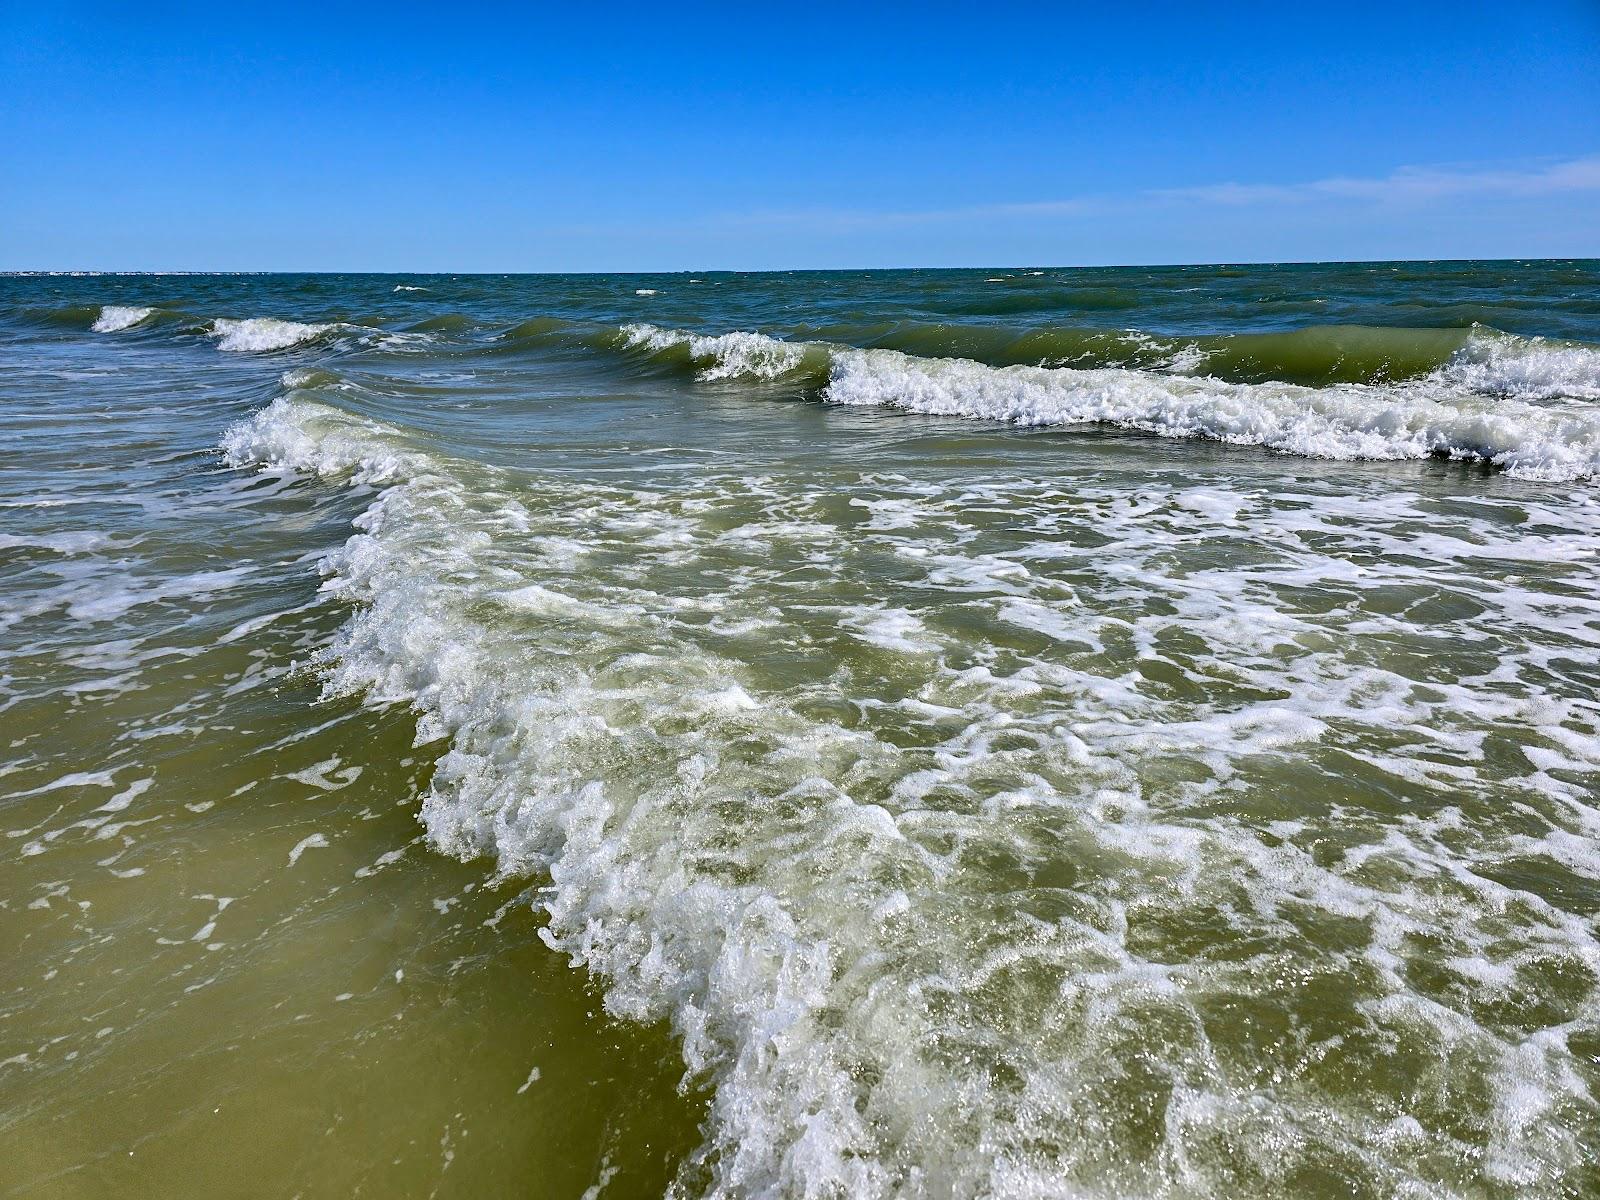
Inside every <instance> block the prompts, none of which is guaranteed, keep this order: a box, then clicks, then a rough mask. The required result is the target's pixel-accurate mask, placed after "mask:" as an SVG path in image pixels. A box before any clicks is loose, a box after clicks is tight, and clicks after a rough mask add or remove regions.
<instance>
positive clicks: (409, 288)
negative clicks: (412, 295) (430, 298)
mask: <svg viewBox="0 0 1600 1200" xmlns="http://www.w3.org/2000/svg"><path fill="white" fill-rule="evenodd" d="M394 290H395V291H397V292H425V291H427V290H428V289H427V288H425V287H415V286H413V285H412V284H409V283H397V284H395V285H394Z"/></svg>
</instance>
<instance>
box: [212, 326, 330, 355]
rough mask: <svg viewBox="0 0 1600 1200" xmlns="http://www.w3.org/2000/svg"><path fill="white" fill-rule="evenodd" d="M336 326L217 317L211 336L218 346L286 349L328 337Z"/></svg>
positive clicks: (254, 350) (251, 351)
mask: <svg viewBox="0 0 1600 1200" xmlns="http://www.w3.org/2000/svg"><path fill="white" fill-rule="evenodd" d="M338 329H339V326H338V325H337V324H327V325H308V324H302V323H301V322H299V321H282V320H279V319H278V318H277V317H248V318H245V319H244V320H231V319H229V318H227V317H218V318H217V319H216V320H214V321H212V322H211V336H213V337H214V338H216V339H217V349H219V350H231V351H235V352H239V353H245V354H255V353H260V352H263V351H268V350H287V349H289V347H291V346H300V345H304V344H305V343H307V342H313V341H316V340H318V339H319V338H324V337H327V336H328V335H329V334H332V333H334V332H335V331H337V330H338Z"/></svg>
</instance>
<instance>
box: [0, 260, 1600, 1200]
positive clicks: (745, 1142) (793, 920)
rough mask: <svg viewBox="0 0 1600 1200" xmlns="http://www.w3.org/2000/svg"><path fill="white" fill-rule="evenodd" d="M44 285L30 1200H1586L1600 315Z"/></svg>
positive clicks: (14, 1146) (24, 711)
mask: <svg viewBox="0 0 1600 1200" xmlns="http://www.w3.org/2000/svg"><path fill="white" fill-rule="evenodd" d="M1034 270H1036V269H1032V268H1030V269H1027V270H1013V271H988V272H860V273H841V274H831V275H830V274H817V273H804V274H794V275H749V276H738V275H726V274H718V275H708V276H704V277H690V276H651V277H643V276H641V277H505V278H498V277H463V278H459V279H453V278H448V277H417V278H408V277H394V276H347V277H345V276H341V277H332V276H268V277H215V276H206V277H191V276H179V277H148V276H142V277H8V278H4V279H0V347H3V350H0V361H3V362H4V364H5V367H6V370H5V373H4V379H3V381H0V451H3V453H4V456H5V458H4V461H5V463H6V466H7V468H8V469H7V470H6V471H5V473H4V475H3V476H0V597H3V603H0V655H3V657H0V721H3V722H4V724H3V726H0V734H3V736H4V740H5V745H6V752H5V754H4V756H3V757H0V814H3V820H0V829H3V832H4V834H5V840H4V843H3V845H4V846H5V847H6V850H5V856H6V857H5V862H6V870H5V873H4V878H3V881H0V964H3V966H0V997H3V999H0V1097H3V1099H4V1103H3V1105H0V1195H7V1196H10V1195H15V1196H30V1197H34V1196H39V1197H54V1196H63V1197H67V1196H113V1195H115V1196H121V1195H128V1194H142V1193H146V1192H150V1193H156V1194H161V1195H175V1196H191V1195H192V1196H207V1197H210V1196H230V1195H237V1196H259V1195H285V1196H290V1195H299V1196H307V1197H312V1196H330V1197H331V1196H349V1195H357V1194H359V1195H378V1196H410V1195H417V1196H423V1195H439V1196H450V1195H456V1196H472V1197H482V1196H502V1195H504V1196H537V1197H544V1196H549V1197H574V1198H576V1197H579V1196H582V1195H586V1194H587V1195H593V1196H607V1197H615V1196H660V1195H664V1194H673V1195H679V1196H699V1195H720V1196H749V1195H771V1196H858V1195H859V1196H868V1195H902V1196H923V1195H926V1196H979V1195H1001V1196H1019V1197H1021V1196H1030V1197H1031V1196H1058V1195H1059V1196H1163V1197H1178V1196H1185V1197H1187V1196H1230V1197H1239V1196H1281V1195H1291V1194H1292V1195H1303V1196H1314V1197H1320V1196H1327V1197H1333V1196H1352V1195H1354V1196H1373V1197H1378V1196H1383V1197H1388V1196H1418V1197H1422V1196H1429V1197H1432V1196H1441V1195H1457V1196H1472V1197H1510V1196H1529V1197H1543V1196H1550V1197H1557V1196H1560V1197H1577V1196H1586V1195H1594V1194H1600V1174H1596V1168H1595V1165H1594V1164H1595V1163H1596V1162H1597V1161H1600V1106H1597V1103H1596V1099H1595V1088H1596V1087H1597V1086H1600V1025H1597V1023H1596V1021H1595V1017H1594V1013H1595V1000H1596V995H1595V989H1596V985H1597V981H1600V929H1597V927H1596V914H1597V913H1600V854H1597V852H1596V851H1597V842H1596V838H1597V836H1600V812H1597V810H1596V792H1597V788H1596V768H1597V767H1600V701H1597V699H1596V688H1597V685H1600V666H1597V665H1596V664H1597V654H1596V649H1597V645H1600V584H1597V581H1596V574H1595V562H1596V553H1597V551H1600V496H1597V494H1596V492H1595V481H1596V478H1597V476H1600V410H1597V409H1596V408H1595V405H1596V403H1597V402H1600V348H1597V346H1600V286H1597V285H1600V267H1596V265H1595V264H1592V263H1517V264H1512V263H1500V264H1382V265H1372V266H1326V267H1279V268H1173V269H1167V270H1156V271H1146V270H1131V269H1130V270H1126V271H1108V270H1096V271H1064V270H1048V269H1038V273H1033V271H1034Z"/></svg>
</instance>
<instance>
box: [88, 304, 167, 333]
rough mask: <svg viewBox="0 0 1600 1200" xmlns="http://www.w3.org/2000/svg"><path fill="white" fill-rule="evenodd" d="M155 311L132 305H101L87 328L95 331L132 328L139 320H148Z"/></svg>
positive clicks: (104, 331)
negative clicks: (91, 323)
mask: <svg viewBox="0 0 1600 1200" xmlns="http://www.w3.org/2000/svg"><path fill="white" fill-rule="evenodd" d="M155 311H156V310H155V309H153V308H137V307H134V306H133V305H123V304H107V305H104V306H102V307H101V309H100V315H99V316H98V317H96V318H95V321H94V324H93V325H91V326H89V328H90V329H92V330H94V331H95V332H96V333H116V332H117V331H118V330H122V329H132V328H133V327H134V326H135V325H137V324H139V323H140V322H141V321H145V320H148V319H149V318H150V317H151V316H153V315H154V314H155Z"/></svg>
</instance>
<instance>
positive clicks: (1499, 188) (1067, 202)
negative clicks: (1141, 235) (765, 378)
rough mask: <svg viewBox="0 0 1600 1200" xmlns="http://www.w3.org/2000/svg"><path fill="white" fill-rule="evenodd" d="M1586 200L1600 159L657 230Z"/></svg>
mask: <svg viewBox="0 0 1600 1200" xmlns="http://www.w3.org/2000/svg"><path fill="white" fill-rule="evenodd" d="M1587 191H1600V155H1590V156H1586V157H1580V158H1571V159H1565V160H1561V161H1557V162H1550V161H1545V162H1541V163H1536V164H1528V165H1520V166H1506V165H1503V164H1502V165H1478V166H1472V165H1459V166H1407V167H1399V168H1397V169H1396V170H1394V171H1391V172H1390V173H1389V174H1387V175H1379V176H1349V175H1338V176H1330V177H1328V178H1325V179H1313V180H1307V181H1302V182H1297V183H1241V182H1225V183H1211V184H1201V185H1197V186H1192V187H1171V188H1147V189H1144V190H1140V191H1130V192H1098V193H1083V194H1080V195H1076V196H1066V197H1062V198H1059V199H1049V200H1033V201H1005V202H995V203H986V204H972V205H965V206H950V207H938V208H926V209H914V208H906V209H887V210H885V209H863V208H829V207H811V208H795V209H765V210H758V211H753V212H750V211H747V212H723V213H716V214H707V215H705V216H703V217H691V218H686V219H684V220H682V221H678V222H667V223H663V224H660V225H657V226H653V227H651V231H652V232H655V233H658V234H659V235H661V236H681V235H684V234H691V233H706V232H710V231H716V232H721V233H730V232H735V231H741V230H742V231H747V232H757V231H778V230H804V231H806V232H807V233H823V234H852V233H862V232H871V231H876V230H892V229H906V228H916V227H919V226H950V225H978V224H981V223H985V222H1019V221H1027V220H1029V219H1045V220H1048V219H1052V218H1056V219H1059V218H1072V217H1084V218H1090V217H1105V216H1109V215H1127V214H1129V213H1132V212H1138V211H1141V210H1143V211H1148V212H1151V213H1154V212H1156V211H1170V210H1171V209H1172V208H1174V207H1182V208H1187V209H1190V210H1192V211H1196V212H1199V211H1203V210H1205V209H1213V210H1217V209H1239V208H1249V207H1256V208H1261V209H1263V210H1266V209H1272V208H1277V209H1280V210H1282V209H1286V208H1310V207H1313V206H1318V205H1320V206H1328V205H1345V206H1354V205H1368V206H1384V205H1392V206H1402V205H1410V206H1413V207H1418V208H1422V207H1426V206H1427V205H1429V204H1436V203H1438V202H1441V201H1447V200H1451V199H1457V198H1467V197H1473V196H1482V197H1495V196H1499V197H1507V198H1537V197H1544V196H1555V195H1559V194H1563V193H1574V192H1587ZM628 228H629V229H630V230H631V231H633V232H639V231H640V227H639V226H637V225H634V224H630V225H629V227H628ZM612 229H613V227H612V226H594V225H582V226H570V227H568V228H567V230H566V232H569V233H584V234H597V233H604V232H607V231H609V230H612Z"/></svg>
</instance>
